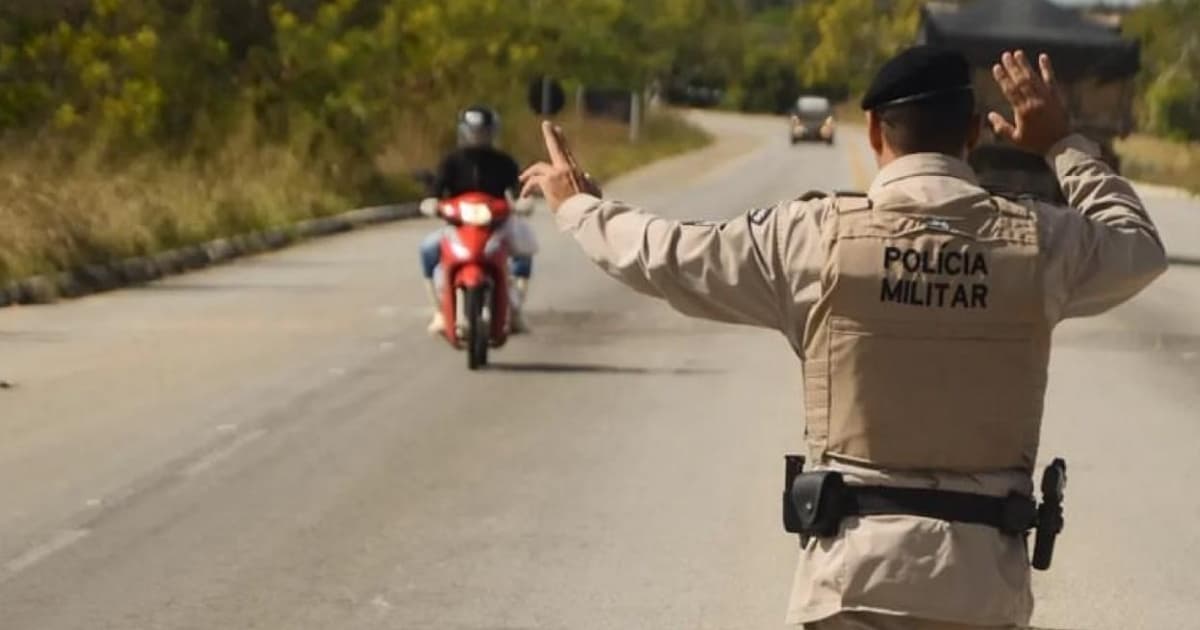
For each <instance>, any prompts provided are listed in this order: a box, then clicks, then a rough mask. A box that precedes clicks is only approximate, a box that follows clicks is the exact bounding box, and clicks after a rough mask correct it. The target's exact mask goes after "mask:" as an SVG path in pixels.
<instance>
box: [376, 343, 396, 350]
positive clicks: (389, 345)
mask: <svg viewBox="0 0 1200 630" xmlns="http://www.w3.org/2000/svg"><path fill="white" fill-rule="evenodd" d="M395 347H396V342H394V341H383V342H380V344H379V349H380V350H391V349H392V348H395Z"/></svg>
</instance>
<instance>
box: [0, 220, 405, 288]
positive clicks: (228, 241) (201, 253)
mask: <svg viewBox="0 0 1200 630" xmlns="http://www.w3.org/2000/svg"><path fill="white" fill-rule="evenodd" d="M420 214H421V213H420V211H419V210H418V206H417V204H415V203H405V204H397V205H390V206H377V207H373V208H362V209H359V210H351V211H349V212H343V213H342V214H338V215H334V216H331V217H322V218H319V219H307V220H304V221H300V222H299V223H295V224H293V225H291V226H288V227H284V228H274V229H269V230H263V231H261V232H251V233H249V234H240V235H237V236H231V237H227V238H218V239H214V240H211V241H208V242H207V243H201V244H199V245H189V246H187V247H182V248H179V249H172V250H168V251H165V252H159V253H157V254H153V255H149V256H136V257H134V258H126V259H124V260H118V261H114V262H111V263H104V264H93V265H85V266H83V267H80V268H78V269H74V270H72V271H64V272H61V273H54V274H43V275H39V276H33V277H30V278H24V279H22V280H18V281H16V282H10V283H9V284H7V285H4V286H0V308H4V307H6V306H13V305H16V304H50V303H53V302H56V301H58V300H59V299H63V298H77V297H83V296H85V295H91V294H93V293H101V292H104V291H112V290H113V289H119V288H121V287H128V286H135V285H139V284H145V283H147V282H152V281H154V280H158V279H159V278H162V277H164V276H173V275H177V274H181V273H187V272H188V271H192V270H195V269H202V268H204V267H209V266H212V265H219V264H222V263H226V262H229V261H231V260H235V259H237V258H242V257H245V256H252V255H254V254H259V253H262V252H267V251H273V250H276V249H282V248H284V247H287V246H288V245H292V244H294V243H297V242H299V241H302V240H307V239H313V238H320V237H323V236H330V235H332V234H340V233H342V232H349V231H351V230H356V229H359V228H363V227H368V226H371V225H377V224H380V223H388V222H391V221H399V220H402V219H411V218H414V217H418V216H420Z"/></svg>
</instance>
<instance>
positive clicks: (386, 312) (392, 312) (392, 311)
mask: <svg viewBox="0 0 1200 630" xmlns="http://www.w3.org/2000/svg"><path fill="white" fill-rule="evenodd" d="M399 311H400V309H398V308H396V307H395V306H392V305H390V304H388V305H384V306H380V307H379V308H377V309H375V314H376V315H378V316H380V317H395V316H396V314H397V313H398V312H399Z"/></svg>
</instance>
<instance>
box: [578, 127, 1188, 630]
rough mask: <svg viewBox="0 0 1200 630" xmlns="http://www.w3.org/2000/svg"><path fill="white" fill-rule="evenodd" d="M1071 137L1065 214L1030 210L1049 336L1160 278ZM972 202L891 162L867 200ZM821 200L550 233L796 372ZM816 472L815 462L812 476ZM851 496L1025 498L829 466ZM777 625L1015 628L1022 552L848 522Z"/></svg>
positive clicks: (1061, 153) (815, 283) (934, 175)
mask: <svg viewBox="0 0 1200 630" xmlns="http://www.w3.org/2000/svg"><path fill="white" fill-rule="evenodd" d="M1097 155H1098V150H1097V148H1096V147H1095V145H1093V144H1092V143H1090V142H1089V141H1087V140H1085V139H1083V138H1082V137H1078V136H1072V137H1070V138H1067V139H1066V140H1064V141H1063V142H1062V143H1060V144H1059V145H1058V146H1057V147H1055V148H1054V149H1053V150H1052V151H1051V153H1050V155H1049V157H1048V159H1049V161H1050V163H1051V165H1052V166H1053V168H1054V169H1055V171H1056V173H1057V175H1058V178H1059V181H1060V183H1061V184H1062V187H1063V191H1064V193H1065V194H1066V198H1067V199H1068V201H1069V203H1070V208H1066V207H1055V206H1050V205H1045V204H1036V205H1035V206H1034V210H1035V211H1036V213H1037V220H1038V230H1039V236H1040V242H1041V243H1042V254H1041V255H1042V262H1043V267H1042V268H1043V270H1044V273H1043V278H1044V287H1043V291H1044V292H1045V298H1046V299H1045V308H1046V311H1047V312H1046V317H1047V321H1050V322H1057V321H1059V320H1061V319H1063V318H1066V317H1073V316H1083V315H1091V314H1096V313H1100V312H1102V311H1104V310H1106V309H1109V308H1111V307H1113V306H1115V305H1117V304H1119V303H1121V302H1123V301H1125V300H1127V299H1129V298H1130V297H1132V296H1133V295H1134V294H1136V293H1137V292H1138V291H1140V290H1141V289H1142V288H1144V287H1145V286H1146V285H1147V284H1149V283H1150V281H1152V280H1153V279H1154V278H1155V277H1157V276H1158V275H1159V274H1160V273H1162V272H1163V270H1164V269H1165V268H1166V257H1165V254H1164V252H1163V248H1162V244H1161V242H1160V240H1159V238H1158V235H1157V233H1156V231H1155V228H1154V225H1153V223H1152V222H1151V221H1150V218H1149V216H1148V215H1147V214H1146V211H1145V209H1144V208H1143V206H1142V203H1141V201H1140V200H1139V199H1138V197H1137V195H1136V193H1135V192H1134V190H1133V188H1132V186H1130V184H1129V183H1128V182H1127V181H1126V180H1124V179H1122V178H1121V177H1119V176H1117V175H1115V174H1114V173H1113V172H1112V171H1111V170H1110V169H1109V168H1108V167H1107V166H1106V165H1105V164H1104V163H1103V162H1101V161H1100V160H1098V159H1097V158H1096V156H1097ZM980 193H981V189H980V188H979V186H978V183H977V180H976V178H975V175H974V173H973V172H972V171H971V169H970V167H969V166H967V165H966V163H964V162H962V161H960V160H957V159H954V158H951V157H948V156H945V155H939V154H916V155H910V156H905V157H903V158H900V159H898V160H896V161H894V162H892V163H891V164H889V165H888V166H887V167H886V168H884V169H883V170H882V171H881V172H880V173H879V175H878V177H877V178H876V180H875V182H874V183H873V184H872V186H871V189H870V191H869V196H870V197H871V199H872V201H874V202H876V203H889V202H892V201H897V200H907V201H916V202H918V203H920V204H931V205H937V206H939V207H940V208H942V209H943V210H950V211H952V210H953V208H954V203H955V200H956V199H963V200H968V199H970V200H977V199H978V197H979V195H980ZM832 207H833V206H832V202H831V201H830V200H828V199H816V200H812V201H807V202H805V201H792V202H786V203H782V204H779V205H777V206H775V207H773V208H763V209H758V210H753V211H751V212H749V213H747V214H745V215H743V216H740V217H738V218H735V219H732V220H729V221H727V222H725V223H720V224H689V223H682V222H679V221H672V220H667V219H663V218H660V217H656V216H654V215H651V214H648V213H646V212H643V211H641V210H638V209H636V208H633V207H631V206H628V205H625V204H622V203H619V202H615V201H602V200H600V199H597V198H595V197H591V196H588V195H578V196H576V197H574V198H572V199H570V200H568V201H567V203H565V204H564V205H563V206H562V208H560V209H559V212H558V216H557V221H558V224H559V226H560V227H561V229H563V230H564V231H566V232H569V233H571V234H572V235H573V236H574V237H575V239H576V240H577V241H578V242H579V243H580V245H582V247H583V249H584V251H585V252H586V253H587V255H588V256H589V257H590V258H591V259H592V260H593V261H595V262H596V263H597V264H598V265H599V266H600V267H601V268H603V269H604V270H605V271H606V272H608V273H609V274H610V275H612V276H613V277H615V278H617V279H618V280H620V281H621V282H623V283H625V284H626V285H628V286H630V287H631V288H633V289H635V290H637V291H639V292H641V293H645V294H648V295H652V296H655V297H659V298H663V299H665V300H667V301H668V302H669V303H670V304H671V305H672V306H673V307H674V308H675V309H677V310H679V311H680V312H682V313H684V314H687V315H692V316H696V317H704V318H708V319H715V320H719V321H725V322H732V323H739V324H749V325H755V326H762V327H766V328H774V329H777V330H780V331H782V332H783V334H784V335H785V336H786V337H787V338H788V340H789V342H790V343H791V344H792V347H793V348H794V349H795V351H796V353H797V355H799V356H800V358H801V359H802V360H803V359H804V357H803V339H804V334H805V325H806V322H807V320H808V316H809V312H810V310H811V309H812V307H813V304H814V303H816V301H817V298H818V297H819V296H820V291H821V285H820V274H821V271H822V269H823V267H824V264H825V257H826V254H827V238H826V237H827V236H828V234H827V233H826V232H827V230H825V226H826V225H827V224H828V223H829V222H828V221H827V219H828V217H829V216H830V213H831V211H832ZM819 464H821V463H819ZM823 465H826V466H829V467H836V468H838V469H841V470H844V471H846V472H847V477H848V481H850V482H851V483H854V482H858V483H870V484H890V485H901V486H915V487H939V488H945V489H953V490H962V491H969V492H977V493H984V494H994V495H998V496H1003V495H1006V494H1008V493H1009V492H1010V491H1012V490H1017V491H1021V492H1025V493H1029V492H1031V490H1032V481H1031V479H1030V478H1029V476H1028V474H1026V473H1022V472H1017V471H1008V472H995V473H986V474H971V475H966V474H945V473H928V474H913V473H906V474H900V473H895V472H888V471H881V470H876V469H869V468H860V467H853V466H849V465H846V464H841V463H835V462H824V463H823ZM800 556H801V557H800V562H799V565H798V567H797V570H796V579H795V584H794V587H793V591H792V598H791V604H790V606H789V612H788V621H789V622H792V623H804V622H807V621H816V620H819V619H822V618H825V617H828V616H831V615H834V614H836V613H838V612H840V611H843V610H860V611H875V612H882V613H891V614H898V615H907V616H913V617H920V618H926V619H939V620H945V621H952V622H959V623H968V624H977V625H1008V624H1024V623H1027V622H1028V620H1029V617H1030V615H1031V613H1032V609H1033V598H1032V594H1031V591H1030V586H1029V562H1028V559H1027V553H1026V549H1025V543H1024V541H1023V540H1021V539H1018V538H1014V537H1007V536H1004V535H1002V534H1001V533H1000V532H998V531H997V530H995V529H993V528H990V527H986V526H980V525H970V524H961V523H948V522H944V521H938V520H934V519H926V518H919V517H910V516H871V517H864V518H854V519H849V520H848V521H847V523H845V526H844V527H843V529H842V534H840V535H839V536H838V537H836V538H831V539H825V540H811V541H810V542H809V544H808V545H807V546H806V547H805V548H804V549H803V550H801V553H800Z"/></svg>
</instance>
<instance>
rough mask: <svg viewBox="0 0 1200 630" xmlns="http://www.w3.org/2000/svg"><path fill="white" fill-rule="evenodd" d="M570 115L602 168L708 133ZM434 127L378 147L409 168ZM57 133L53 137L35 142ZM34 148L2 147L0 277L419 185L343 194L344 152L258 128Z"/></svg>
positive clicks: (667, 120)
mask: <svg viewBox="0 0 1200 630" xmlns="http://www.w3.org/2000/svg"><path fill="white" fill-rule="evenodd" d="M564 125H565V126H566V127H567V128H568V130H569V131H570V132H571V133H572V134H573V135H572V137H573V138H574V139H575V144H576V145H577V149H578V152H579V153H580V155H581V158H583V159H587V164H588V165H589V168H592V170H593V172H594V174H595V175H596V176H597V177H598V178H601V179H603V178H606V177H609V176H612V175H614V174H616V173H618V172H621V171H624V170H628V169H630V168H633V167H636V166H638V165H640V164H644V163H646V162H649V161H652V160H654V159H656V158H659V157H663V156H665V155H669V154H672V153H677V152H680V151H684V150H687V149H690V148H694V147H697V146H700V145H703V144H704V143H705V142H706V141H707V138H706V136H705V135H704V134H703V132H701V131H700V130H698V129H696V128H694V127H691V126H690V125H688V124H686V123H685V122H683V121H682V120H681V119H679V118H677V117H673V116H657V117H654V118H652V119H651V120H649V121H648V122H647V125H646V129H645V131H646V133H645V135H644V140H643V142H640V143H638V144H631V143H629V142H628V140H627V134H628V132H627V130H626V128H625V127H624V126H623V125H620V124H616V123H609V122H604V121H577V120H567V121H564ZM430 129H431V127H430V126H428V125H425V126H421V125H415V124H414V125H412V126H409V127H408V128H407V129H402V130H401V132H402V135H403V136H404V138H403V141H402V142H401V143H398V146H397V148H395V149H393V150H391V151H388V152H385V153H384V154H383V155H381V156H380V158H379V159H378V162H379V166H380V167H381V169H382V170H384V171H385V172H389V173H391V174H392V175H398V176H401V178H403V176H404V175H407V174H409V173H411V172H412V171H414V170H416V169H419V168H431V167H432V166H433V165H434V164H435V163H436V160H437V156H438V155H439V153H440V148H441V147H442V146H444V145H445V143H446V142H447V141H448V140H451V139H452V135H451V136H450V137H449V138H447V137H446V134H444V133H442V132H441V131H430ZM434 129H436V128H434ZM449 133H450V134H452V133H453V130H452V129H451V130H450V131H449ZM507 139H508V140H509V142H508V144H509V145H510V146H511V150H513V151H514V152H515V153H516V154H517V156H518V157H519V158H520V159H521V161H522V162H525V163H528V162H529V161H532V160H535V159H541V157H542V153H543V149H542V147H541V135H540V132H539V131H538V125H537V120H536V119H535V118H534V117H533V116H532V115H528V116H526V117H524V118H521V119H518V120H514V121H511V122H510V123H509V125H508V133H507ZM47 144H52V143H46V142H42V143H37V146H41V147H45V146H46V145H47ZM27 148H28V145H26V146H23V147H16V146H9V147H0V283H3V282H6V281H10V280H15V279H18V278H22V277H26V276H29V275H33V274H38V273H44V272H50V271H58V270H64V269H71V268H76V267H79V266H82V265H86V264H92V263H100V262H108V261H113V260H118V259H121V258H125V257H128V256H135V255H142V254H149V253H154V252H158V251H162V250H164V249H170V248H174V247H179V246H182V245H187V244H192V243H197V242H202V241H205V240H208V239H212V238H216V237H220V236H227V235H231V234H237V233H244V232H248V231H253V230H257V229H262V228H267V227H278V226H284V225H287V224H290V223H293V222H296V221H298V220H301V219H305V218H311V217H314V216H321V215H326V214H330V213H333V212H339V211H342V210H347V209H349V208H350V207H351V206H352V205H354V204H355V203H357V202H359V201H362V200H363V199H370V200H372V201H384V200H390V201H397V202H398V201H405V200H408V199H412V198H415V197H416V196H418V195H419V194H420V191H419V189H418V188H417V187H416V186H415V184H413V183H412V182H411V181H408V183H407V184H401V185H389V186H387V187H385V191H386V192H384V193H382V196H383V197H386V199H381V198H380V197H381V192H380V191H379V190H373V191H364V192H363V194H362V195H359V196H358V197H357V198H348V197H347V196H345V195H339V194H337V193H335V192H333V191H331V190H330V187H329V185H328V183H329V182H330V181H331V180H336V179H337V178H338V177H339V173H338V172H337V169H338V166H339V165H338V163H337V162H336V161H333V162H329V163H319V164H314V163H311V162H308V161H305V160H303V159H301V158H300V157H298V154H297V153H296V152H294V151H291V150H289V149H288V148H287V147H280V146H262V145H260V144H259V143H257V142H255V141H254V140H253V137H252V134H244V135H243V136H242V137H238V138H234V139H233V140H231V141H230V143H229V144H228V145H227V146H226V148H225V149H224V150H223V151H222V152H221V153H220V154H219V155H216V156H212V157H211V158H209V159H208V160H206V161H205V162H204V163H197V162H180V161H172V160H167V159H165V158H164V157H163V156H160V155H146V156H142V157H140V158H137V159H135V160H133V161H130V162H128V163H125V164H122V165H121V166H120V168H114V167H112V166H111V165H108V164H106V163H104V162H103V161H100V160H89V159H76V160H71V161H69V162H68V161H64V160H61V159H57V158H55V157H54V156H53V155H51V154H49V152H47V153H43V154H31V153H29V152H28V150H25V151H22V150H20V149H27ZM43 150H44V149H43ZM68 163H69V164H70V166H69V167H64V166H63V164H68Z"/></svg>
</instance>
